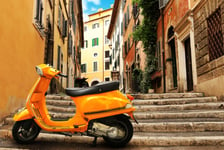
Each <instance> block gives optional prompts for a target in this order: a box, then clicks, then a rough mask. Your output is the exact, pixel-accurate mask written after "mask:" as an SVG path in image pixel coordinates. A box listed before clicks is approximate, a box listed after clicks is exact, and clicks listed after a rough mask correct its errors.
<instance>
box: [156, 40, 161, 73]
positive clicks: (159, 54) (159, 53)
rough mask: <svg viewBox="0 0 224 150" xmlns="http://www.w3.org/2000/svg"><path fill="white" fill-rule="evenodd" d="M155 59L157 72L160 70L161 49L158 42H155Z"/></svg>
mask: <svg viewBox="0 0 224 150" xmlns="http://www.w3.org/2000/svg"><path fill="white" fill-rule="evenodd" d="M156 57H157V59H158V63H157V67H158V70H160V69H161V49H160V41H158V42H157V52H156Z"/></svg>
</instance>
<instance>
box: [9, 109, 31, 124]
mask: <svg viewBox="0 0 224 150" xmlns="http://www.w3.org/2000/svg"><path fill="white" fill-rule="evenodd" d="M32 118H33V116H32V115H31V114H30V113H29V111H28V110H27V109H26V108H23V109H22V110H19V112H18V113H16V114H15V115H14V117H13V120H14V121H22V120H27V119H32Z"/></svg>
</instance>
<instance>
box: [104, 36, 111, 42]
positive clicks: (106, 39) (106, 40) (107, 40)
mask: <svg viewBox="0 0 224 150" xmlns="http://www.w3.org/2000/svg"><path fill="white" fill-rule="evenodd" d="M109 43H110V40H109V39H108V38H107V36H105V44H109Z"/></svg>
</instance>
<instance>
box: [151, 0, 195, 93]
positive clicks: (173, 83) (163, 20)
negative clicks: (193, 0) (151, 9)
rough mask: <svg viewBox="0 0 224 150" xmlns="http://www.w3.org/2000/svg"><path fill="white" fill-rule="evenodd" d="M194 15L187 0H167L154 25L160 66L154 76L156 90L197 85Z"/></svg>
mask: <svg viewBox="0 0 224 150" xmlns="http://www.w3.org/2000/svg"><path fill="white" fill-rule="evenodd" d="M193 27H194V26H193V18H192V15H191V10H190V4H189V1H181V0H169V1H168V3H167V4H166V6H165V7H164V8H162V9H161V16H160V18H159V20H158V25H157V47H158V48H157V49H158V50H157V54H156V55H157V57H158V60H159V63H158V64H160V66H158V67H159V68H160V69H158V71H156V72H155V73H154V74H153V76H152V79H153V81H154V82H153V83H154V89H155V90H156V92H186V91H193V90H194V88H195V86H196V85H197V73H196V62H195V48H194V30H193Z"/></svg>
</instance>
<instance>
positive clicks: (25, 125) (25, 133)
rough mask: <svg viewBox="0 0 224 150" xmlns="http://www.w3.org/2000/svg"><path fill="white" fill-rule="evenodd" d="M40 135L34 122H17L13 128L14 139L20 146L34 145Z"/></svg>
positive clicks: (38, 128)
mask: <svg viewBox="0 0 224 150" xmlns="http://www.w3.org/2000/svg"><path fill="white" fill-rule="evenodd" d="M39 133H40V127H39V126H38V125H37V124H36V123H35V122H34V120H32V119H30V120H23V121H17V122H16V123H15V124H14V126H13V128H12V136H13V139H14V140H15V141H16V142H17V143H19V144H29V143H32V142H33V141H34V140H35V139H36V137H37V136H38V135H39Z"/></svg>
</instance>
